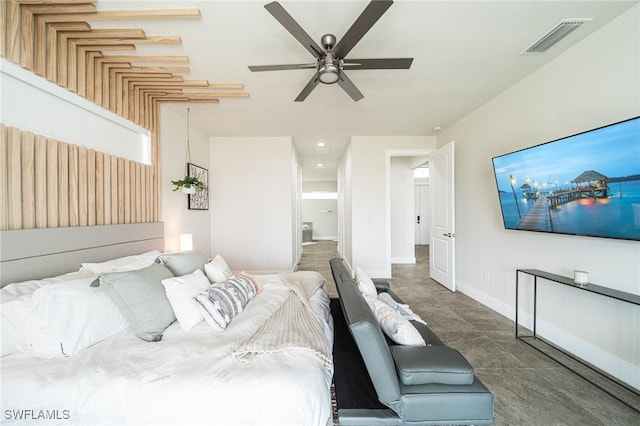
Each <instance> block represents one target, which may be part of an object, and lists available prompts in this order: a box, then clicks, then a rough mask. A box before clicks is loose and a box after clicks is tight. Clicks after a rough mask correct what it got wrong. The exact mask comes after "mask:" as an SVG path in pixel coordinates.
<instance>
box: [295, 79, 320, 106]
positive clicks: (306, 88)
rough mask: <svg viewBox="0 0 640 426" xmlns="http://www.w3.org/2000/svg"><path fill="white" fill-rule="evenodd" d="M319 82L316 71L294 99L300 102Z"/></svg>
mask: <svg viewBox="0 0 640 426" xmlns="http://www.w3.org/2000/svg"><path fill="white" fill-rule="evenodd" d="M319 82H320V78H319V77H318V73H315V74H313V77H311V80H309V82H308V83H307V85H306V86H304V89H302V92H300V94H299V95H298V97H297V98H296V99H295V101H296V102H302V101H304V100H305V99H307V96H309V93H311V91H312V90H313V89H315V88H316V86H317V85H318V83H319Z"/></svg>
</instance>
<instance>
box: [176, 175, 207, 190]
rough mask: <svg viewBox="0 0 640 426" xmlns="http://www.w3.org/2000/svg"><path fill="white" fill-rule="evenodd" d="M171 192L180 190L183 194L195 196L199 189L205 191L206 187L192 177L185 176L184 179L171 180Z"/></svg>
mask: <svg viewBox="0 0 640 426" xmlns="http://www.w3.org/2000/svg"><path fill="white" fill-rule="evenodd" d="M171 183H172V184H173V185H174V188H173V190H174V191H177V190H181V191H182V192H184V193H185V194H195V192H196V191H197V190H199V189H207V185H205V184H204V183H203V182H201V181H200V180H199V179H198V178H196V177H194V176H188V175H187V176H185V177H184V179H180V180H172V181H171Z"/></svg>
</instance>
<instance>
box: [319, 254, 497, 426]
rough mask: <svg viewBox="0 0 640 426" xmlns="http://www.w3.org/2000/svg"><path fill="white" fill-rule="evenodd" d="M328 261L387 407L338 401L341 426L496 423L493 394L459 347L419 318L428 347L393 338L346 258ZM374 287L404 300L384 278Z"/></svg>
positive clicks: (344, 310) (347, 318) (377, 390)
mask: <svg viewBox="0 0 640 426" xmlns="http://www.w3.org/2000/svg"><path fill="white" fill-rule="evenodd" d="M330 264H331V271H332V274H333V277H334V280H335V282H336V286H337V289H338V295H339V300H340V305H341V307H342V313H343V314H344V319H345V321H346V324H347V326H348V328H349V331H350V334H351V336H352V337H353V340H354V341H355V344H356V345H357V347H358V350H359V352H360V355H361V356H362V360H363V361H364V365H365V367H366V370H367V373H368V375H369V377H370V379H371V382H372V384H373V387H374V390H375V394H376V395H377V398H378V400H379V402H380V403H381V404H383V406H386V407H388V408H368V407H362V408H340V405H339V406H338V418H339V421H340V425H341V426H344V425H405V424H406V425H444V424H449V425H453V424H455V425H480V424H493V422H494V413H493V394H492V393H491V392H490V391H489V390H488V389H487V388H486V387H485V386H484V384H483V383H482V382H481V381H480V380H479V379H478V378H477V377H476V376H475V374H473V369H472V368H471V366H470V365H469V364H468V362H467V361H466V359H464V357H462V355H460V353H459V352H457V351H456V350H455V349H452V348H449V347H447V346H446V345H444V343H443V342H442V341H441V340H440V339H439V338H438V336H437V335H436V334H435V333H433V331H432V330H431V329H429V327H428V326H426V325H424V324H422V323H419V322H415V321H412V324H413V325H414V327H416V329H417V330H418V331H419V332H420V334H421V335H422V336H423V337H424V339H425V342H426V343H427V346H420V347H411V346H400V345H395V344H393V342H390V341H389V340H388V339H387V338H386V336H385V335H384V333H383V332H382V330H381V329H380V326H379V325H378V323H377V321H376V319H375V317H374V316H373V313H372V312H371V309H370V308H369V306H368V304H367V302H366V300H365V299H364V297H363V295H362V293H360V291H359V290H358V287H357V283H356V282H355V281H354V280H353V278H352V276H351V272H350V271H349V270H348V269H347V267H346V266H345V264H344V262H343V261H342V260H341V259H332V260H331V261H330ZM376 287H377V288H378V292H380V291H386V292H387V293H389V294H390V295H391V297H393V298H394V299H395V300H396V301H398V302H399V303H402V300H400V298H399V297H398V296H397V295H395V294H394V293H393V292H392V291H391V289H390V288H389V286H388V285H385V283H384V282H380V281H378V282H376ZM455 383H463V384H455ZM466 383H468V384H466ZM338 398H340V394H339V393H338Z"/></svg>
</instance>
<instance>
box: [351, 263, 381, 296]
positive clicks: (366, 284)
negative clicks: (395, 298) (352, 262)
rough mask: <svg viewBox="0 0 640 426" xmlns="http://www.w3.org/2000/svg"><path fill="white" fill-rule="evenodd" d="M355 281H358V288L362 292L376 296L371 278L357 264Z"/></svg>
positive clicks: (376, 292)
mask: <svg viewBox="0 0 640 426" xmlns="http://www.w3.org/2000/svg"><path fill="white" fill-rule="evenodd" d="M356 282H357V283H358V290H360V292H362V293H363V294H367V295H369V296H373V297H377V296H378V291H377V290H376V285H375V284H374V283H373V280H372V279H371V278H369V275H367V273H366V272H365V271H364V270H363V269H362V268H361V267H359V266H356Z"/></svg>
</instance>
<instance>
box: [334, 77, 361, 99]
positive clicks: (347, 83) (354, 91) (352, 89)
mask: <svg viewBox="0 0 640 426" xmlns="http://www.w3.org/2000/svg"><path fill="white" fill-rule="evenodd" d="M338 84H339V85H340V87H342V88H343V89H344V91H345V92H347V94H348V95H349V96H351V99H353V100H354V101H356V102H358V101H359V100H360V99H362V98H364V95H363V94H362V93H361V92H360V91H359V90H358V88H357V87H356V85H355V84H353V81H351V80H349V77H347V75H346V74H345V73H343V72H341V73H340V78H339V79H338Z"/></svg>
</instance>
